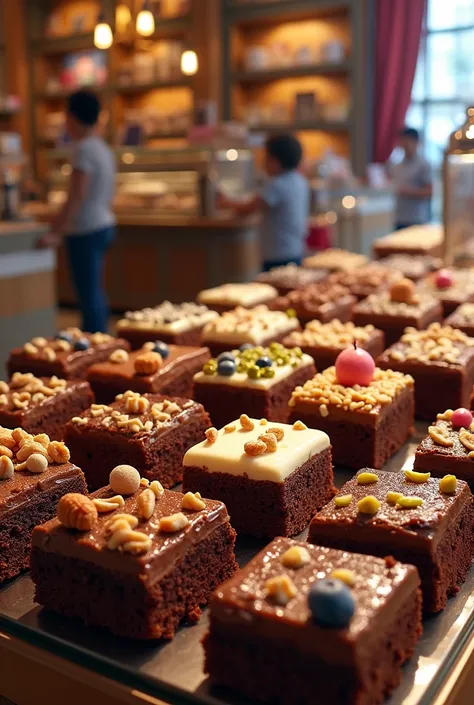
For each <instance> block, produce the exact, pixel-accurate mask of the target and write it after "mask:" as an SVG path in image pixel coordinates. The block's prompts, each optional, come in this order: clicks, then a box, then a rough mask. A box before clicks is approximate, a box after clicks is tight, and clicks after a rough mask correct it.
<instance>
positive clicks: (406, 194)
mask: <svg viewBox="0 0 474 705" xmlns="http://www.w3.org/2000/svg"><path fill="white" fill-rule="evenodd" d="M419 143H420V134H419V132H418V130H415V129H414V128H413V127H405V128H404V129H403V130H402V132H401V133H400V141H399V144H400V147H402V149H403V151H404V157H403V160H402V161H401V162H400V163H399V164H396V165H395V166H393V167H392V168H391V175H392V179H393V183H394V186H395V193H396V197H397V202H396V210H395V228H396V230H401V229H403V228H409V227H410V226H412V225H424V224H425V223H429V221H430V215H431V212H430V211H431V197H432V195H433V184H432V175H431V166H430V163H429V162H428V161H427V160H426V159H425V158H424V157H423V155H422V154H420V152H419Z"/></svg>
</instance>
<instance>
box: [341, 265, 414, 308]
mask: <svg viewBox="0 0 474 705" xmlns="http://www.w3.org/2000/svg"><path fill="white" fill-rule="evenodd" d="M398 279H401V274H400V272H397V271H396V270H395V269H389V268H388V267H386V266H384V265H381V264H377V263H376V262H372V263H370V264H367V265H365V267H360V268H357V269H352V270H350V271H349V272H335V273H334V274H331V276H330V278H329V282H331V283H332V282H334V283H336V284H341V286H345V287H347V288H348V289H349V291H350V292H351V294H352V295H353V296H355V297H356V298H357V299H358V301H362V299H365V298H366V297H367V296H370V294H376V293H378V292H381V291H383V290H384V289H387V288H388V287H390V286H391V285H392V284H393V283H394V282H395V281H397V280H398Z"/></svg>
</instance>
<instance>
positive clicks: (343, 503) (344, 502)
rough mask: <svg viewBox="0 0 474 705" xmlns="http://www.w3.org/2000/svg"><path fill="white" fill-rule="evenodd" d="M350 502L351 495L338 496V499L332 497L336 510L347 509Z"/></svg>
mask: <svg viewBox="0 0 474 705" xmlns="http://www.w3.org/2000/svg"><path fill="white" fill-rule="evenodd" d="M351 502H352V495H351V494H343V495H340V496H339V497H334V504H335V505H336V507H337V508H338V509H342V508H343V507H348V506H349V504H350V503H351Z"/></svg>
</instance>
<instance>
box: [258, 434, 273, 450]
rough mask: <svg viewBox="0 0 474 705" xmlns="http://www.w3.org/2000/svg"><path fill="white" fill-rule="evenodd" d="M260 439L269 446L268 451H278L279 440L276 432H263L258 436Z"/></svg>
mask: <svg viewBox="0 0 474 705" xmlns="http://www.w3.org/2000/svg"><path fill="white" fill-rule="evenodd" d="M258 440H259V441H263V443H265V445H266V448H267V453H276V451H277V450H278V441H277V437H276V436H275V434H274V433H270V432H268V433H263V434H262V435H261V436H259V437H258Z"/></svg>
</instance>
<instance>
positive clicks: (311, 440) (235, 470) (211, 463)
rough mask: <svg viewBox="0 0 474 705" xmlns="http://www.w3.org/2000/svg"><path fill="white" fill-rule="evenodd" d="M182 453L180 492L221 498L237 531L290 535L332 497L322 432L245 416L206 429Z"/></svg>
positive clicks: (328, 450) (326, 441) (329, 465)
mask: <svg viewBox="0 0 474 705" xmlns="http://www.w3.org/2000/svg"><path fill="white" fill-rule="evenodd" d="M206 436H207V440H205V441H203V442H202V443H200V444H199V445H196V446H194V447H193V448H191V449H190V450H188V452H187V453H186V455H185V456H184V461H183V463H184V476H183V488H184V491H188V490H191V491H192V492H200V494H201V495H203V496H204V497H212V498H213V499H219V500H220V501H221V502H224V504H225V505H226V507H227V509H228V510H229V513H230V515H231V516H232V525H233V526H234V527H235V529H236V531H238V532H242V533H243V534H249V535H252V536H259V537H265V538H274V537H275V536H295V535H296V534H298V533H299V532H300V531H303V529H304V528H305V527H306V526H307V525H308V523H309V521H310V519H311V517H312V515H313V514H314V512H315V511H316V510H317V509H319V508H321V507H322V506H324V505H325V504H326V502H328V501H329V499H330V498H331V497H332V496H333V495H334V492H335V489H334V483H333V472H332V462H331V445H330V441H329V438H328V436H327V435H326V434H325V433H321V432H319V431H314V430H312V429H309V428H307V427H306V426H305V425H304V424H302V423H300V422H297V423H295V424H294V425H293V426H289V425H287V424H280V423H269V422H268V421H267V420H266V419H262V420H260V419H258V420H257V419H250V418H249V417H248V416H247V415H245V414H243V415H242V416H241V417H240V420H239V421H235V422H233V423H232V424H229V425H228V426H226V427H224V428H222V429H221V430H220V431H217V430H216V429H214V428H213V429H211V430H210V431H208V432H207V434H206Z"/></svg>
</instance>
